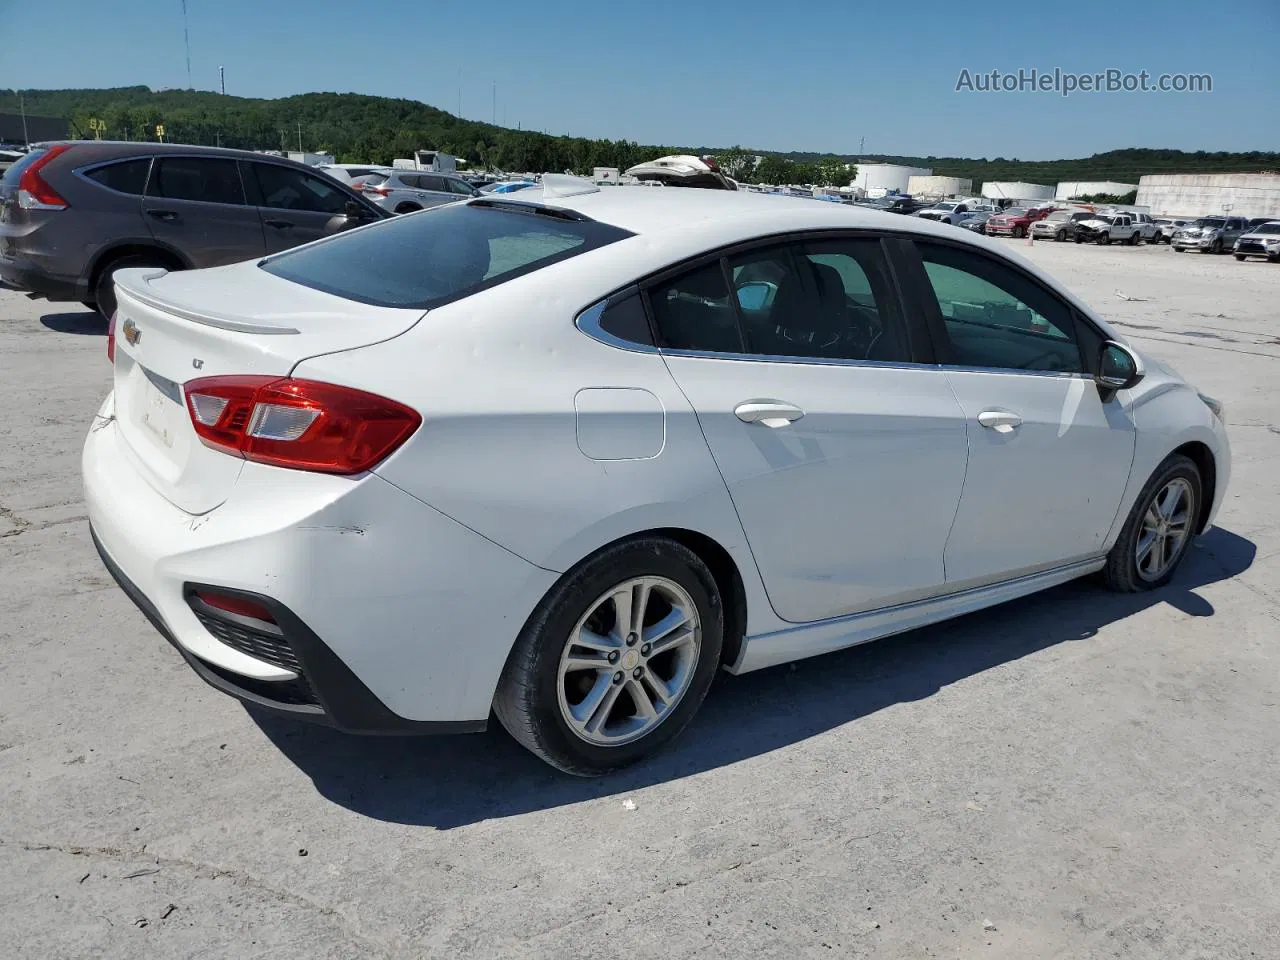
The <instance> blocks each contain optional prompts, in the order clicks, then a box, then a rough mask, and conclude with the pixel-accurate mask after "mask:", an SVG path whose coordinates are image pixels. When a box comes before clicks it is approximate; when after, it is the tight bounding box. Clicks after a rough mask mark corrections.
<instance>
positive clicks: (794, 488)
mask: <svg viewBox="0 0 1280 960" xmlns="http://www.w3.org/2000/svg"><path fill="white" fill-rule="evenodd" d="M730 284H732V287H733V291H734V293H733V295H732V296H731V295H730ZM648 294H649V302H650V306H651V310H652V313H653V317H654V320H655V323H656V326H657V328H658V332H659V336H660V340H661V343H662V351H663V354H664V356H665V358H666V361H667V365H668V367H669V369H670V370H671V373H672V375H673V376H674V377H675V379H676V381H677V383H678V384H679V385H680V387H681V389H682V390H683V391H684V393H685V395H686V397H688V399H689V401H690V403H691V404H692V406H693V408H694V410H695V411H696V413H697V416H698V421H699V423H700V424H701V427H702V430H703V433H704V435H705V437H706V439H707V443H708V445H709V446H710V449H711V453H712V455H713V456H714V458H715V461H716V464H717V466H718V467H719V469H720V472H721V474H722V476H723V477H724V480H725V484H726V486H727V488H728V490H729V494H730V496H731V497H732V499H733V503H734V506H735V507H736V509H737V511H738V515H739V517H740V518H741V520H742V525H743V529H744V531H745V532H746V536H747V541H748V544H749V545H750V548H751V551H752V554H753V556H754V557H755V560H756V563H757V565H758V567H759V569H760V573H761V576H762V578H763V581H764V585H765V589H766V591H767V593H768V595H769V599H770V602H771V603H772V605H773V608H774V610H775V611H776V612H777V614H778V615H779V616H780V617H782V618H783V619H786V620H790V621H793V622H808V621H815V620H822V619H826V618H829V617H835V616H839V615H842V614H847V613H853V612H857V611H861V610H867V609H871V608H875V607H882V606H888V605H890V604H894V603H901V602H906V601H909V600H914V599H918V598H921V597H924V596H929V595H931V594H934V593H936V592H938V591H939V590H940V589H941V588H942V585H943V580H944V576H943V566H942V553H943V548H944V545H945V543H946V538H947V531H948V530H949V528H950V526H951V521H952V518H953V517H954V515H955V509H956V505H957V503H958V500H959V496H960V490H961V486H962V482H963V478H964V469H965V453H966V439H965V424H964V419H963V416H962V414H961V411H960V409H959V407H958V405H957V404H956V400H955V397H954V396H953V395H952V393H951V388H950V387H949V386H948V384H947V382H946V378H945V376H944V375H943V374H942V373H941V372H939V371H938V370H937V368H935V367H927V366H924V365H920V364H916V363H913V362H912V353H911V349H910V346H909V343H908V336H907V332H906V328H905V326H904V324H903V322H902V318H901V315H900V311H899V309H898V307H897V301H896V299H895V296H894V294H893V292H892V286H891V284H890V280H889V275H888V271H887V267H886V265H885V261H884V259H883V257H882V255H881V248H880V244H879V242H878V241H876V240H872V239H848V240H824V241H821V242H812V243H807V242H799V241H797V242H795V243H789V244H785V245H780V246H773V247H769V248H764V249H757V250H752V251H749V252H744V253H741V254H737V255H733V256H730V257H728V258H726V259H725V260H713V261H711V262H710V263H708V264H706V265H704V266H702V267H700V268H697V269H694V270H692V271H690V272H687V273H685V274H683V275H681V276H678V277H675V278H673V279H670V280H665V281H662V282H660V283H658V284H657V285H655V286H654V287H652V288H651V289H650V290H649V291H648Z"/></svg>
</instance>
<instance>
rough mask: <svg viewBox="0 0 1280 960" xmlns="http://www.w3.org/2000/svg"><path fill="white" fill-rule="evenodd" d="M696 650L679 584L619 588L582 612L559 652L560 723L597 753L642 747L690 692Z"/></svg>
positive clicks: (693, 619) (641, 580)
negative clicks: (626, 746) (634, 745)
mask: <svg viewBox="0 0 1280 960" xmlns="http://www.w3.org/2000/svg"><path fill="white" fill-rule="evenodd" d="M701 643H702V627H701V623H700V621H699V617H698V608H697V607H696V606H695V604H694V602H693V598H692V597H690V596H689V594H688V593H687V592H686V591H685V589H684V588H683V587H681V586H680V585H679V584H678V583H676V582H675V581H673V580H669V579H667V578H666V577H657V576H649V577H637V578H634V579H631V580H626V581H624V582H623V583H620V584H618V585H617V586H616V587H614V588H613V589H611V590H608V591H606V592H605V593H604V594H602V595H601V596H600V597H599V598H597V599H596V600H595V602H594V603H592V604H591V606H589V607H588V608H587V612H586V614H585V615H584V616H583V617H582V618H581V619H580V620H579V621H578V623H577V626H576V627H575V628H574V630H573V632H572V633H571V634H570V635H569V639H568V641H567V642H566V644H565V648H564V651H563V653H562V654H561V656H560V665H559V670H558V674H557V678H556V686H557V698H558V700H559V704H560V715H561V717H562V718H563V720H564V721H565V723H566V724H567V725H568V727H569V729H570V730H572V731H573V733H574V734H575V735H576V736H577V737H579V738H580V739H582V740H584V741H586V742H587V743H590V744H594V745H596V746H605V747H614V746H620V745H622V744H625V743H631V742H633V741H635V740H638V739H640V738H641V737H643V736H645V735H647V734H648V733H650V732H652V730H653V729H654V728H655V727H657V726H658V725H659V724H660V723H662V722H663V720H665V719H666V718H667V717H668V716H669V715H670V714H671V712H672V711H673V710H674V709H675V707H676V705H677V704H679V702H680V700H681V699H682V698H683V697H684V695H685V693H686V692H687V691H688V689H689V686H690V684H691V683H692V681H693V677H694V673H695V672H696V671H697V667H698V654H699V648H700V646H701Z"/></svg>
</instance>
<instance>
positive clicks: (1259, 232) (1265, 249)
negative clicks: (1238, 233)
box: [1232, 220, 1280, 263]
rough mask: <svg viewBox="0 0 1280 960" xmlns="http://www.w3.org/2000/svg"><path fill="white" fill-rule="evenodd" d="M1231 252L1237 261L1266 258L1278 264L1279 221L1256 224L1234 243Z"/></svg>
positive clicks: (1279, 246)
mask: <svg viewBox="0 0 1280 960" xmlns="http://www.w3.org/2000/svg"><path fill="white" fill-rule="evenodd" d="M1232 252H1233V253H1234V254H1235V257H1236V259H1237V260H1247V259H1248V258H1249V257H1266V258H1267V260H1268V261H1270V262H1271V263H1276V262H1280V220H1272V221H1270V222H1268V223H1260V224H1258V225H1257V226H1256V227H1254V228H1252V229H1251V230H1250V231H1249V232H1248V233H1246V234H1245V235H1244V236H1242V237H1241V238H1240V239H1239V240H1237V241H1236V242H1235V244H1234V246H1233V247H1232Z"/></svg>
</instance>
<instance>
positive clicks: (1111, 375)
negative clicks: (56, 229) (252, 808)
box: [83, 176, 1230, 775]
mask: <svg viewBox="0 0 1280 960" xmlns="http://www.w3.org/2000/svg"><path fill="white" fill-rule="evenodd" d="M116 292H117V296H118V310H117V313H116V316H115V318H114V323H113V327H112V334H111V336H110V338H109V344H108V352H109V355H110V356H111V358H112V363H113V369H114V389H113V390H112V392H111V394H110V395H109V396H108V397H107V399H106V401H105V402H104V403H103V405H102V408H101V409H100V410H99V412H98V414H97V416H96V417H95V418H94V420H93V423H92V426H91V428H90V430H89V434H88V438H87V441H86V444H85V448H84V458H83V469H84V482H85V492H86V497H87V501H88V506H89V515H90V522H91V525H92V530H93V536H94V540H95V543H96V544H97V546H98V549H99V551H100V553H101V555H102V558H103V561H104V563H105V564H106V565H107V567H108V569H109V570H110V571H111V573H112V574H113V575H114V577H115V578H116V579H117V581H118V582H119V583H120V585H121V586H122V587H123V589H124V590H125V591H126V592H127V593H128V594H129V595H130V597H131V598H132V599H133V600H134V601H135V602H136V603H137V604H138V606H139V607H140V608H141V609H142V610H143V611H144V612H145V613H146V615H147V616H148V617H149V618H150V620H151V621H152V623H153V624H154V625H155V626H156V627H157V629H158V630H159V631H160V632H161V633H162V634H163V635H164V636H165V637H166V638H167V639H168V640H169V641H170V642H171V643H172V644H173V646H174V647H176V648H177V650H178V652H179V653H181V655H182V656H183V657H185V658H186V660H187V662H188V663H189V664H190V666H191V667H192V668H193V669H194V670H195V672H196V673H198V674H199V675H200V676H201V677H202V678H203V679H204V680H206V681H207V682H209V683H210V684H212V685H213V686H215V687H217V688H219V689H221V690H223V691H226V692H227V693H230V694H232V695H234V696H236V697H239V698H241V699H242V700H246V701H249V702H251V703H255V704H258V705H259V706H261V707H265V708H269V709H272V710H275V711H279V712H282V713H286V714H291V715H294V716H297V717H301V718H309V719H313V720H318V721H322V722H325V723H329V724H331V725H333V726H336V727H338V728H339V729H342V730H346V731H350V732H353V733H383V732H422V733H435V732H446V731H470V730H479V729H481V728H483V727H484V726H485V724H486V722H487V720H488V719H489V717H490V715H491V714H495V715H496V716H497V718H498V719H499V721H500V722H501V723H502V724H503V726H505V727H506V729H507V730H508V731H510V733H511V734H512V736H514V737H515V738H516V739H517V740H518V741H519V742H520V743H522V744H523V745H524V746H526V747H527V748H529V749H530V750H532V751H533V752H534V753H536V754H537V755H538V756H540V757H542V758H543V759H545V760H547V761H548V762H550V763H552V764H554V765H555V766H556V767H558V768H560V769H561V770H564V771H568V772H570V773H575V774H583V775H590V774H596V773H599V772H602V771H607V770H610V769H614V768H617V767H620V766H622V765H625V764H627V763H630V762H632V761H635V760H636V759H638V758H640V757H641V756H643V755H645V754H647V753H649V752H651V751H653V750H654V749H656V748H658V747H659V746H660V745H662V744H663V743H665V742H666V741H668V740H669V739H670V738H671V737H673V736H675V735H676V734H677V733H678V732H679V731H680V730H681V729H682V728H683V727H685V726H686V724H687V723H688V722H689V720H690V718H691V717H692V716H693V715H694V713H695V711H697V709H698V707H699V704H700V703H701V702H702V700H703V698H704V696H705V695H706V693H707V690H708V687H709V686H710V685H711V682H712V679H713V677H714V676H715V674H716V673H717V671H718V670H720V669H725V670H727V671H729V672H731V673H741V672H745V671H750V670H757V669H760V668H762V667H768V666H771V665H774V664H779V663H783V662H786V661H790V660H795V659H797V658H801V657H809V656H813V655H815V654H821V653H826V652H828V651H832V650H836V649H839V648H842V647H848V646H851V645H853V644H857V643H861V642H863V641H867V640H872V639H876V638H879V637H884V636H888V635H890V634H894V633H899V632H901V631H904V630H908V629H911V628H914V627H918V626H921V625H924V624H928V623H932V622H935V621H938V620H942V619H945V618H948V617H954V616H956V615H958V614H963V613H966V612H969V611H972V610H977V609H979V608H982V607H986V606H989V605H991V604H995V603H999V602H1002V601H1005V600H1008V599H1010V598H1013V597H1018V596H1022V595H1024V594H1028V593H1032V592H1034V591H1037V590H1041V589H1044V588H1046V587H1050V586H1053V585H1055V584H1060V583H1062V582H1064V581H1067V580H1070V579H1072V578H1075V577H1080V576H1083V575H1086V574H1094V573H1096V574H1100V578H1101V579H1102V580H1103V581H1104V582H1105V583H1106V584H1107V585H1109V586H1110V587H1112V588H1114V589H1118V590H1128V591H1136V590H1151V589H1155V588H1158V587H1160V586H1161V585H1163V584H1165V583H1166V582H1168V580H1169V579H1170V578H1171V577H1172V576H1173V575H1174V572H1175V570H1176V569H1177V567H1178V564H1179V562H1180V561H1181V560H1182V558H1183V556H1184V555H1185V553H1186V551H1187V548H1188V544H1189V543H1190V542H1191V540H1192V539H1193V538H1194V537H1195V536H1196V535H1197V534H1199V533H1200V532H1202V531H1203V530H1205V529H1206V527H1207V526H1208V525H1209V524H1210V523H1211V522H1212V520H1213V517H1214V514H1215V511H1216V510H1217V508H1218V506H1219V504H1221V502H1222V500H1223V496H1224V491H1225V489H1226V486H1227V481H1228V476H1229V473H1230V454H1229V449H1228V444H1227V438H1226V435H1225V432H1224V429H1223V424H1222V411H1221V406H1220V405H1219V404H1218V403H1217V402H1216V401H1214V400H1213V399H1211V398H1209V397H1205V396H1203V395H1201V394H1199V393H1197V391H1196V390H1195V389H1194V388H1192V387H1190V386H1188V385H1187V384H1186V383H1185V382H1184V381H1183V380H1181V379H1180V378H1179V377H1178V376H1177V375H1176V374H1175V373H1173V372H1172V371H1171V370H1169V369H1168V368H1166V367H1165V366H1163V365H1161V364H1160V363H1158V362H1157V361H1155V360H1154V359H1153V358H1151V357H1147V356H1144V355H1143V354H1142V353H1141V352H1139V351H1138V350H1137V349H1135V348H1134V347H1132V346H1130V345H1128V344H1126V343H1125V342H1124V340H1123V339H1122V338H1121V337H1120V336H1119V335H1118V334H1117V333H1116V332H1115V331H1114V330H1112V329H1111V327H1109V326H1108V325H1107V323H1106V321H1105V320H1104V319H1103V318H1101V317H1099V316H1098V315H1097V314H1096V313H1095V312H1094V311H1093V310H1092V309H1090V308H1089V307H1088V306H1087V305H1086V304H1084V303H1083V302H1082V301H1080V300H1079V299H1078V298H1076V297H1075V296H1073V295H1072V294H1071V293H1070V292H1069V291H1067V290H1065V289H1064V288H1063V287H1062V286H1061V285H1059V284H1058V283H1057V282H1056V281H1054V280H1053V279H1052V278H1050V277H1048V276H1047V275H1045V274H1043V273H1041V272H1040V271H1038V270H1036V269H1035V268H1034V267H1032V266H1030V265H1029V264H1027V263H1026V262H1025V261H1023V260H1021V259H1019V258H1017V257H1015V256H1012V255H1010V254H1009V253H1008V252H1006V251H1004V250H1003V249H1000V248H999V247H998V246H997V245H996V244H994V243H993V242H990V241H987V240H985V239H984V238H982V237H978V236H973V235H970V234H968V233H966V232H962V231H957V230H954V229H952V228H950V227H948V226H946V225H941V224H936V223H930V222H929V221H928V220H924V219H920V218H906V217H896V216H892V215H889V214H883V213H878V212H875V211H869V210H865V209H862V208H858V207H850V206H843V205H837V204H825V203H814V202H812V201H809V200H799V199H797V200H788V199H784V198H777V197H759V196H754V195H750V194H744V193H740V192H731V191H709V190H708V191H703V190H681V189H673V188H668V189H651V188H648V189H646V188H640V187H614V188H611V189H607V190H600V189H598V188H597V187H595V186H593V185H591V184H589V183H586V182H585V181H580V180H573V179H571V178H565V177H557V176H548V177H547V178H545V181H544V183H543V184H542V185H541V186H540V187H537V188H531V189H528V190H524V191H521V192H520V193H518V194H512V195H509V196H506V197H488V198H479V199H473V200H470V201H466V202H463V203H458V204H453V205H449V206H446V207H441V208H438V209H436V210H429V211H425V212H422V213H415V214H411V215H408V216H405V217H400V218H396V219H395V220H392V221H387V222H383V223H378V224H374V225H371V226H367V227H363V228H360V229H357V230H354V231H351V232H349V233H346V234H343V235H339V236H335V237H331V238H328V239H324V240H320V241H317V242H314V243H311V244H308V245H306V246H302V247H299V248H296V249H293V250H290V251H287V252H282V253H278V254H276V255H274V256H268V257H266V258H265V259H259V260H255V261H251V262H246V263H241V264H236V265H232V266H225V267H217V268H213V269H208V270H199V271H189V272H178V273H171V272H168V271H166V270H164V269H161V268H151V269H135V270H122V271H120V272H119V273H118V274H117V275H116Z"/></svg>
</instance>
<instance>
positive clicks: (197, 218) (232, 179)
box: [0, 140, 388, 317]
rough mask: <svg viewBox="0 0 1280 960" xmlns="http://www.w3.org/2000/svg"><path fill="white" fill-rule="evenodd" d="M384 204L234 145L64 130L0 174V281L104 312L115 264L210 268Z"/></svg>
mask: <svg viewBox="0 0 1280 960" xmlns="http://www.w3.org/2000/svg"><path fill="white" fill-rule="evenodd" d="M387 216H388V214H387V213H385V212H384V211H383V210H380V209H379V208H378V207H376V206H374V205H373V204H371V203H370V202H369V201H367V200H365V199H364V198H362V197H361V196H360V195H359V194H358V193H356V192H355V191H353V190H351V189H350V188H348V187H347V186H345V185H344V184H341V183H338V182H337V181H336V180H334V179H333V178H332V177H328V176H325V175H323V174H316V173H315V172H314V171H312V170H311V169H310V168H308V167H305V166H303V165H302V164H300V163H294V162H292V161H289V160H284V159H279V158H275V157H268V156H262V155H260V154H256V153H250V152H248V151H244V150H219V149H215V148H212V147H188V146H182V145H179V144H168V143H165V144H158V143H112V142H110V141H97V140H74V141H67V142H61V143H45V144H38V145H37V146H35V147H33V148H32V150H31V152H30V153H28V154H27V155H26V156H25V157H23V158H22V159H21V160H20V161H18V163H16V164H14V165H13V166H12V167H10V168H9V169H8V170H6V171H5V172H4V176H3V177H0V283H3V284H4V285H6V286H10V287H14V288H16V289H19V290H25V291H28V292H30V293H32V294H35V295H36V296H40V297H44V298H45V299H48V300H61V301H75V300H79V301H80V302H81V303H83V304H84V305H85V306H87V307H90V308H93V309H97V310H98V311H100V312H101V313H102V314H103V316H107V317H109V316H110V315H111V314H112V313H113V312H114V311H115V286H114V282H113V280H112V275H113V274H114V273H115V271H116V270H119V269H121V268H124V267H152V266H154V267H165V268H166V269H169V270H185V269H194V268H198V267H216V266H221V265H222V264H227V263H235V262H237V261H240V260H251V259H253V258H255V257H262V256H265V255H266V254H268V253H275V252H277V251H280V250H287V249H288V248H289V247H296V246H297V245H298V244H301V243H306V242H307V241H309V240H316V239H319V238H320V237H322V236H325V235H326V234H328V233H333V232H336V231H338V230H342V229H345V228H347V227H350V226H356V225H359V224H362V223H368V222H372V221H373V220H378V219H383V218H385V217H387Z"/></svg>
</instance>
